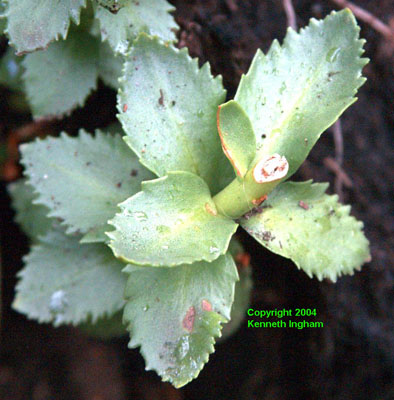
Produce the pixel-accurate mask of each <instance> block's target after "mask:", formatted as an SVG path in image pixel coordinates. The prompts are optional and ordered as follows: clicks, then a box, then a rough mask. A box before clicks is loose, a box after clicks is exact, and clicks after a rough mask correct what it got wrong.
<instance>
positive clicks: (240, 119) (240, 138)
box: [217, 100, 256, 177]
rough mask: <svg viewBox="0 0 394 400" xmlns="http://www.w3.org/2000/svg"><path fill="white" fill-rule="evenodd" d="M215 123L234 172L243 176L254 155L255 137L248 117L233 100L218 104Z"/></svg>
mask: <svg viewBox="0 0 394 400" xmlns="http://www.w3.org/2000/svg"><path fill="white" fill-rule="evenodd" d="M217 125H218V131H219V136H220V140H221V142H222V147H223V151H224V154H226V156H227V158H228V159H229V160H230V162H231V164H232V165H233V167H234V170H235V173H236V174H237V175H238V176H240V177H243V176H245V174H246V172H247V171H248V168H249V166H250V163H251V162H252V161H253V160H254V158H255V156H256V138H255V135H254V132H253V127H252V124H251V122H250V120H249V117H248V116H247V115H246V114H245V111H244V110H243V109H242V107H241V106H240V105H239V104H238V103H237V102H236V101H234V100H230V101H229V102H227V103H225V104H222V105H221V106H219V109H218V114H217Z"/></svg>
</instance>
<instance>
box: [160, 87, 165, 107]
mask: <svg viewBox="0 0 394 400" xmlns="http://www.w3.org/2000/svg"><path fill="white" fill-rule="evenodd" d="M159 104H160V105H161V106H164V94H163V91H162V90H161V89H160V97H159Z"/></svg>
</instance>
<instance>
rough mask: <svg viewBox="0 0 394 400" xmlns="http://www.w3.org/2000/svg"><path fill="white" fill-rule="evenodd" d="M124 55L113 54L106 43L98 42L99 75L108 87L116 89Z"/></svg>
mask: <svg viewBox="0 0 394 400" xmlns="http://www.w3.org/2000/svg"><path fill="white" fill-rule="evenodd" d="M123 63H124V57H123V56H122V55H121V54H115V53H114V52H113V51H112V49H111V48H110V47H109V45H108V43H106V42H103V43H101V44H100V60H99V76H100V78H101V79H102V80H103V82H104V83H105V84H106V85H108V86H109V87H111V88H113V89H115V90H118V88H119V81H118V80H119V78H120V76H121V75H122V67H123Z"/></svg>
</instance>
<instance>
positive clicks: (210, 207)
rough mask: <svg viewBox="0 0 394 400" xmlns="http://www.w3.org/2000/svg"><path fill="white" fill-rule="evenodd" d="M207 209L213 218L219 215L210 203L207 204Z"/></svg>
mask: <svg viewBox="0 0 394 400" xmlns="http://www.w3.org/2000/svg"><path fill="white" fill-rule="evenodd" d="M205 209H206V210H207V212H208V213H209V214H211V215H213V216H216V215H218V213H217V211H216V210H215V209H214V208H212V206H211V205H210V204H209V203H205Z"/></svg>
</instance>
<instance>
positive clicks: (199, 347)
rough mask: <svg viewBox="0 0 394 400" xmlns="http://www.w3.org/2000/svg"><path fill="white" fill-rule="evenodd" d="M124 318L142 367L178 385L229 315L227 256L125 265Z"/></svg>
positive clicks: (201, 360)
mask: <svg viewBox="0 0 394 400" xmlns="http://www.w3.org/2000/svg"><path fill="white" fill-rule="evenodd" d="M125 272H127V273H128V274H129V278H128V281H127V287H126V292H125V295H126V307H125V309H124V322H125V323H127V327H128V330H129V331H130V336H131V341H130V344H129V346H130V347H137V346H141V353H142V355H143V356H144V358H145V361H146V369H148V370H151V369H154V370H156V371H157V373H158V374H159V375H160V376H161V377H162V379H163V380H164V381H170V382H171V383H172V384H173V385H174V386H176V387H180V386H183V385H185V384H186V383H188V382H189V381H191V380H192V379H194V378H195V377H196V376H197V375H198V373H199V372H200V370H201V369H202V368H203V365H204V364H205V363H206V362H207V361H208V357H209V354H210V353H212V352H213V351H214V347H213V345H214V343H215V337H218V336H220V328H221V323H223V322H225V321H226V320H227V319H228V318H229V316H230V309H231V305H232V303H233V299H234V285H235V282H236V281H237V279H238V274H237V269H236V267H235V264H234V262H233V260H232V258H231V256H230V255H224V256H221V257H219V258H218V259H216V260H215V261H212V262H211V263H207V262H204V261H202V262H197V263H194V264H193V265H181V266H178V267H176V268H144V267H137V266H131V265H129V266H127V267H126V269H125Z"/></svg>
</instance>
